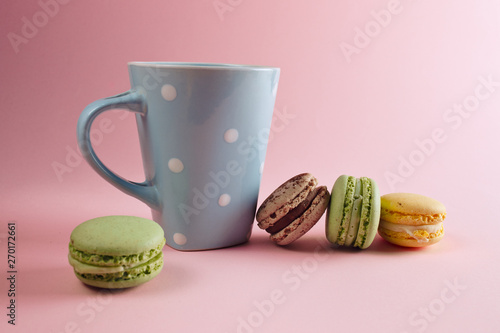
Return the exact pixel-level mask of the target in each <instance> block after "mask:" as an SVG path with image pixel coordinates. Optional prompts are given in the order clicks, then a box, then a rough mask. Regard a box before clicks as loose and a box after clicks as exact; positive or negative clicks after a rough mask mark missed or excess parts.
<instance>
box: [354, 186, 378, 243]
mask: <svg viewBox="0 0 500 333" xmlns="http://www.w3.org/2000/svg"><path fill="white" fill-rule="evenodd" d="M360 179H361V183H362V184H363V185H362V186H363V189H362V193H363V203H362V206H361V218H360V223H359V230H358V237H357V238H356V242H355V243H354V246H357V247H359V248H361V247H363V245H364V244H365V242H366V237H367V230H368V226H369V225H370V212H371V203H372V196H373V189H372V182H371V181H370V178H367V177H361V178H360Z"/></svg>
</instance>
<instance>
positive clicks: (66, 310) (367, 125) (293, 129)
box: [0, 0, 500, 333]
mask: <svg viewBox="0 0 500 333" xmlns="http://www.w3.org/2000/svg"><path fill="white" fill-rule="evenodd" d="M58 1H59V2H56V0H41V1H34V0H29V1H18V2H12V1H11V2H6V1H3V2H2V3H1V4H0V13H1V14H0V15H1V19H0V29H1V35H2V38H1V40H0V55H1V60H2V65H1V66H0V78H1V88H2V89H1V90H0V98H1V99H0V100H1V105H2V111H1V113H0V123H1V124H2V125H1V126H2V127H1V131H0V139H1V142H2V145H1V148H0V149H1V150H0V156H1V159H2V161H3V163H2V173H1V178H0V189H1V191H0V205H1V206H0V222H1V224H0V228H1V229H0V241H1V248H0V251H1V254H0V258H2V259H1V260H0V269H1V276H2V279H1V281H2V282H1V283H0V309H2V310H1V311H0V318H2V319H1V323H0V327H1V330H2V332H4V331H5V330H6V329H7V331H14V330H17V331H19V332H54V333H60V332H109V331H113V332H115V331H123V332H131V331H140V332H146V331H147V330H148V329H151V330H155V331H159V330H161V331H167V332H284V331H292V332H304V331H313V332H314V331H316V332H332V331H334V330H335V331H337V330H338V331H350V332H400V333H402V332H498V329H499V328H498V327H499V326H500V319H499V317H498V313H500V305H499V303H498V298H499V296H500V287H499V285H498V279H499V277H500V274H499V273H500V270H499V268H498V264H497V263H498V262H499V259H500V256H499V254H500V248H499V246H498V232H499V231H500V224H499V223H498V221H499V220H500V214H499V213H498V209H497V208H496V207H497V206H498V201H499V195H498V192H497V187H498V184H499V181H500V177H499V173H498V170H499V169H500V158H499V157H498V155H499V154H498V153H499V148H498V147H499V142H500V131H499V130H498V126H499V123H500V112H499V110H500V42H499V41H500V21H499V19H498V18H499V15H500V3H498V2H496V1H491V0H477V1H457V0H455V1H451V0H446V1H438V2H431V1H417V0H400V1H397V0H376V1H375V0H371V1H363V2H360V1H349V2H348V1H342V2H341V1H336V2H334V1H316V2H314V4H312V2H309V3H307V4H306V2H301V3H299V2H295V1H264V0H254V1H242V0H238V1H236V0H207V1H205V0H204V1H197V2H196V3H195V2H188V1H168V2H167V1H159V0H157V1H153V0H148V1H140V2H139V1H130V0H122V1H116V0H113V1H96V0H94V1H67V0H64V1H63V0H58ZM56 4H59V5H56ZM35 24H36V25H35ZM137 60H140V61H158V60H160V61H200V62H219V63H239V64H259V65H269V66H278V67H281V79H280V85H279V89H278V96H277V101H276V109H275V112H276V115H277V116H278V117H277V118H276V121H275V122H274V123H273V128H272V133H273V136H272V139H271V141H270V143H269V148H268V153H267V160H266V166H265V169H264V174H263V181H262V186H261V196H260V199H259V200H260V201H262V200H263V199H264V198H265V197H266V196H267V194H269V192H270V191H272V190H273V189H274V188H275V187H276V186H278V185H279V184H281V182H283V181H284V180H286V179H287V178H289V177H291V176H293V175H294V174H297V173H300V172H306V171H308V172H311V173H313V174H314V175H316V177H317V178H318V179H319V182H320V184H321V185H327V186H328V187H329V188H330V187H331V186H332V185H333V182H334V181H335V179H336V178H337V176H339V175H340V174H344V173H346V174H351V175H354V176H369V177H372V178H374V179H375V180H376V181H377V182H378V184H379V187H380V190H381V192H382V193H389V192H395V191H402V192H415V193H421V194H425V195H428V196H431V197H434V198H436V199H438V200H440V201H442V202H443V203H444V204H445V205H446V206H447V209H448V217H447V220H446V221H445V230H446V236H445V238H444V239H443V241H441V242H440V243H438V244H437V245H435V246H432V247H430V248H428V249H423V250H417V251H415V250H402V249H401V248H398V247H395V246H392V245H390V244H388V243H386V242H384V241H383V240H381V239H380V238H379V237H377V239H376V240H375V242H374V244H373V245H372V246H371V247H370V248H369V249H368V250H366V251H362V252H359V251H350V250H336V249H331V248H329V247H328V245H327V244H326V240H325V237H324V218H323V219H322V220H321V221H320V222H319V223H318V224H317V225H316V226H315V227H314V228H313V229H312V230H311V232H310V233H308V234H307V235H306V236H305V237H304V238H302V239H300V240H299V241H297V242H296V243H294V244H293V245H292V246H290V247H287V248H279V247H277V246H274V245H273V244H271V243H270V242H269V241H268V240H267V236H266V234H265V233H264V232H263V231H261V230H259V229H258V228H257V227H255V228H254V233H253V236H252V238H251V240H250V242H249V243H248V244H246V245H244V246H240V247H234V248H229V249H224V250H217V251H208V252H193V253H183V252H177V251H175V250H172V249H170V248H165V250H164V253H165V262H166V263H165V268H164V271H163V272H162V273H161V275H160V276H159V277H158V278H156V279H155V280H153V281H151V282H150V283H148V284H145V285H143V286H141V287H138V288H134V289H130V290H124V291H120V292H114V293H105V292H103V291H97V290H94V289H91V288H87V287H85V286H84V285H82V284H81V283H80V282H79V281H78V280H77V279H76V278H75V277H74V276H73V272H72V270H71V267H70V266H69V265H68V263H67V259H66V255H67V243H68V240H69V234H70V232H71V230H72V229H73V228H74V227H75V226H76V225H77V224H78V223H80V222H82V221H84V220H87V219H90V218H93V217H96V216H100V215H110V214H126V215H128V214H130V215H138V216H143V217H150V212H149V209H148V208H147V207H146V206H145V205H144V204H142V203H140V202H139V201H137V200H135V199H133V198H131V197H128V196H126V195H124V194H122V193H121V192H119V191H118V190H116V189H114V188H113V187H111V186H110V185H109V184H108V183H106V182H105V181H104V180H102V179H101V178H100V177H99V176H98V175H97V174H95V173H94V172H93V171H92V170H91V169H90V167H89V166H88V165H87V164H86V163H85V162H82V161H81V159H80V158H79V157H78V155H75V151H76V149H77V148H76V147H77V143H76V134H75V131H76V121H77V119H78V116H79V114H80V112H81V110H82V109H83V108H84V107H85V106H86V105H87V104H89V103H90V102H92V101H94V100H96V99H98V98H102V97H106V96H110V95H113V94H116V93H120V92H123V91H126V90H127V89H128V87H129V83H128V73H127V69H126V63H127V62H128V61H137ZM127 115H128V114H125V113H123V112H108V113H107V114H106V115H105V116H104V115H103V116H102V117H101V118H102V119H101V121H102V120H104V118H107V119H110V120H111V122H112V125H113V126H112V130H111V131H108V133H104V132H100V133H99V132H98V133H96V140H97V141H96V144H97V143H98V144H97V146H98V147H97V152H98V154H99V156H101V157H102V159H103V160H104V162H105V163H107V164H108V165H109V166H110V167H111V168H112V169H114V170H116V171H117V172H118V173H119V174H121V175H124V176H126V177H128V178H130V179H132V180H137V181H142V177H143V172H142V164H141V161H140V152H139V145H138V142H137V134H136V129H135V124H134V121H133V119H132V118H133V117H131V116H127ZM98 123H99V119H98V120H97V124H98ZM54 166H58V167H59V171H58V172H56V171H55V169H54ZM9 221H15V222H16V226H17V238H16V250H17V251H16V259H17V261H16V269H17V271H18V273H17V274H16V296H15V301H16V321H15V323H16V326H15V327H13V326H12V325H9V324H8V323H7V320H8V319H9V318H8V317H7V316H6V314H7V313H8V311H9V310H8V309H7V306H9V301H10V299H12V298H11V297H8V289H9V284H8V280H7V278H8V277H9V274H8V273H7V270H8V268H7V258H6V257H7V255H6V253H7V239H6V237H7V224H8V222H9Z"/></svg>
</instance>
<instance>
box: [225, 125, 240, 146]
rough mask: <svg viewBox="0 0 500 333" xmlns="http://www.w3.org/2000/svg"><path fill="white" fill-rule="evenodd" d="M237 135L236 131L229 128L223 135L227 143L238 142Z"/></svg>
mask: <svg viewBox="0 0 500 333" xmlns="http://www.w3.org/2000/svg"><path fill="white" fill-rule="evenodd" d="M238 135H239V133H238V130H236V129H234V128H230V129H228V130H227V131H226V132H225V133H224V140H225V141H226V142H227V143H233V142H236V140H238Z"/></svg>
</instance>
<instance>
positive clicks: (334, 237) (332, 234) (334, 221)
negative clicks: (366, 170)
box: [326, 175, 355, 244]
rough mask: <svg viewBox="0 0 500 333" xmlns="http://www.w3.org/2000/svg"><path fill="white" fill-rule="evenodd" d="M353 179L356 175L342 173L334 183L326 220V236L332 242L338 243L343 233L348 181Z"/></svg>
mask: <svg viewBox="0 0 500 333" xmlns="http://www.w3.org/2000/svg"><path fill="white" fill-rule="evenodd" d="M353 179H354V181H355V178H354V177H351V176H347V175H342V176H340V177H338V178H337V180H336V181H335V184H334V185H333V188H332V192H331V200H330V205H329V206H328V212H327V220H326V237H327V238H328V240H329V241H330V242H331V243H335V244H337V241H338V238H339V236H340V234H341V232H340V229H341V228H340V227H341V224H342V219H343V216H344V202H345V201H346V192H347V187H348V183H349V182H352V181H353ZM353 193H354V192H353Z"/></svg>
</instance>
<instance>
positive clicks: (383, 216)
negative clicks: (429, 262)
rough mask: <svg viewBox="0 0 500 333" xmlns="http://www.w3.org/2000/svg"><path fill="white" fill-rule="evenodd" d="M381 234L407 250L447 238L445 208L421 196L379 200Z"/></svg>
mask: <svg viewBox="0 0 500 333" xmlns="http://www.w3.org/2000/svg"><path fill="white" fill-rule="evenodd" d="M380 204H381V211H380V224H379V227H378V233H379V235H380V236H382V238H384V239H385V240H386V241H388V242H390V243H393V244H396V245H400V246H406V247H423V246H428V245H432V244H435V243H437V242H439V241H440V240H441V238H443V236H444V228H443V221H444V219H445V217H446V207H445V206H444V205H443V204H442V203H441V202H439V201H437V200H435V199H432V198H429V197H426V196H424V195H420V194H413V193H390V194H385V195H383V196H382V197H381V198H380Z"/></svg>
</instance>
